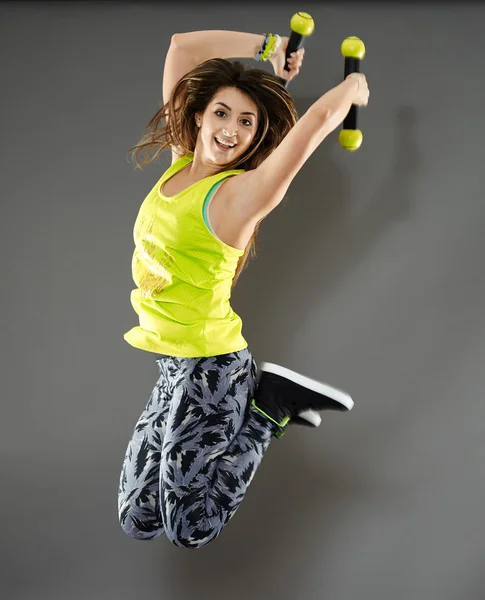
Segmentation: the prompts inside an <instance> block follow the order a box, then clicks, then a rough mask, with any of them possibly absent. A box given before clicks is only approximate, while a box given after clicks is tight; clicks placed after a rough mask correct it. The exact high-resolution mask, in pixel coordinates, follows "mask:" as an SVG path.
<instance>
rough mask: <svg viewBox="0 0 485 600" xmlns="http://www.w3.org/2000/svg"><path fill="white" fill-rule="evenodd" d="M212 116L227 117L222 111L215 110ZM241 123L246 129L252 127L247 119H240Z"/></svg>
mask: <svg viewBox="0 0 485 600" xmlns="http://www.w3.org/2000/svg"><path fill="white" fill-rule="evenodd" d="M214 114H215V115H217V116H218V117H221V118H223V117H227V115H226V113H225V112H224V111H223V110H216V111H215V112H214ZM221 115H222V116H221ZM241 122H243V123H244V125H245V126H246V127H251V125H252V122H251V121H250V120H249V119H241Z"/></svg>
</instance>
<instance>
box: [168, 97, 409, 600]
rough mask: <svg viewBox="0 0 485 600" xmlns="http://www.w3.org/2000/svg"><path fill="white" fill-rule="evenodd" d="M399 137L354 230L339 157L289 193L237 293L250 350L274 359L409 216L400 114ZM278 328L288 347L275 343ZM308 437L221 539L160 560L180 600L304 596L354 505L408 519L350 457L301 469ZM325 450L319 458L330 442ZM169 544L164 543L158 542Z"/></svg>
mask: <svg viewBox="0 0 485 600" xmlns="http://www.w3.org/2000/svg"><path fill="white" fill-rule="evenodd" d="M300 114H301V113H300ZM395 127H396V132H395V139H396V144H397V145H396V147H395V148H394V150H391V151H392V152H393V159H392V168H391V169H390V172H389V174H388V176H387V177H386V178H385V180H384V181H383V182H382V184H381V186H380V188H379V189H376V191H375V193H374V194H373V197H372V201H371V202H369V205H368V208H367V209H366V211H364V213H363V214H362V216H361V217H360V218H359V219H358V220H357V221H355V222H351V220H350V218H349V213H350V210H351V205H352V197H355V195H356V194H357V193H358V190H357V189H356V188H354V186H353V185H352V183H351V182H350V180H349V179H348V178H347V176H346V175H345V174H344V173H343V172H342V170H341V169H340V168H339V167H338V165H337V164H336V162H335V160H333V159H332V157H331V152H333V150H329V148H328V146H325V145H322V146H321V147H320V148H319V149H318V150H317V151H316V153H315V154H314V155H313V156H312V157H311V159H310V160H309V161H308V163H307V164H306V165H305V167H304V171H303V172H302V173H301V174H300V181H299V183H298V184H297V185H298V186H299V187H298V189H299V190H303V191H302V193H301V197H299V198H296V197H295V196H296V192H295V191H294V190H293V192H292V194H290V201H289V202H286V203H285V206H283V207H281V209H280V210H279V211H278V210H277V211H275V213H274V216H273V217H272V218H271V219H270V220H269V221H268V224H267V226H265V227H264V230H263V228H262V230H261V234H260V239H261V240H263V241H262V242H261V243H260V246H261V248H262V251H261V254H260V255H259V259H258V260H256V261H254V262H253V263H252V265H251V266H250V268H249V269H248V271H247V272H246V273H245V275H244V276H243V277H244V281H243V283H242V284H241V285H240V288H239V289H240V291H241V294H240V296H239V303H240V304H242V305H243V307H244V309H243V310H241V311H240V312H241V313H242V315H243V318H244V321H245V324H246V336H247V338H248V339H249V343H250V346H251V339H255V340H256V341H257V340H259V342H257V343H258V344H259V347H261V346H264V345H265V344H267V345H268V347H269V348H270V349H271V350H273V349H274V351H275V352H276V353H278V349H279V348H281V347H283V348H284V344H288V342H289V340H291V335H292V332H293V331H295V330H297V329H298V327H299V324H300V319H301V318H304V316H305V315H306V314H308V313H309V312H311V311H312V310H313V309H314V307H315V304H316V303H318V302H319V301H320V300H319V298H320V297H321V294H328V293H330V292H331V289H332V287H333V288H335V287H336V286H338V284H339V282H340V281H341V280H342V279H343V278H345V277H346V276H348V275H349V273H350V272H351V270H352V268H353V265H355V264H356V263H357V262H358V261H359V259H360V258H361V257H362V256H363V255H364V254H365V253H366V252H367V251H368V250H369V248H370V247H371V246H372V244H373V243H374V242H375V240H376V239H377V237H378V236H379V235H380V234H382V233H383V232H384V231H386V229H388V228H389V227H392V225H393V224H394V223H396V222H398V221H399V220H402V219H407V218H409V217H410V216H412V211H413V196H414V190H413V177H414V175H415V174H416V172H417V169H418V166H419V165H418V156H417V151H416V143H415V135H416V116H415V113H414V110H413V109H412V108H409V107H402V108H399V109H398V110H397V111H396V114H395ZM386 137H388V136H386ZM337 143H338V142H337ZM384 151H385V152H386V153H388V152H389V150H388V149H387V148H385V149H384ZM378 160H379V158H378V157H376V161H378ZM314 182H317V185H315V183H314ZM295 228H296V232H295ZM316 266H317V267H318V273H315V267H316ZM282 298H284V300H282ZM292 307H294V308H292ZM282 323H283V324H284V329H285V336H286V339H282V336H281V334H279V333H278V331H279V329H280V326H281V324H282ZM261 332H263V333H261ZM263 335H264V336H265V337H264V340H266V341H264V340H263V339H262V336H263ZM288 336H289V337H288ZM280 345H283V346H280ZM253 351H254V350H253ZM335 418H336V419H338V418H339V415H337V414H336V415H335ZM343 418H344V417H343ZM393 424H395V425H396V426H399V427H400V425H399V419H394V420H393V421H392V423H389V424H388V427H387V428H385V427H383V428H381V429H380V431H381V434H382V437H381V438H380V439H377V438H376V435H375V432H374V433H373V441H372V443H373V448H374V450H375V451H376V452H379V451H380V450H382V451H383V452H385V449H386V448H387V447H388V444H389V443H391V441H392V437H393V435H394V433H395V432H393V431H392V429H393ZM321 427H322V428H324V427H325V424H322V426H321ZM366 435H367V432H362V436H361V437H362V439H361V440H360V441H358V443H361V442H362V443H366V442H365V440H366ZM307 436H308V432H307V431H306V430H305V429H304V428H295V430H293V431H292V432H291V434H287V436H285V438H283V440H281V441H278V442H276V443H273V444H271V446H270V448H269V450H268V452H267V455H266V456H265V459H264V460H263V463H262V464H261V467H260V469H259V471H258V472H257V474H256V476H255V480H254V481H253V483H252V484H251V487H250V488H249V490H248V493H247V495H246V498H245V499H244V500H243V503H242V505H241V507H240V508H239V510H238V512H237V513H236V515H235V516H234V517H233V519H232V521H231V522H230V523H229V524H228V525H227V527H226V529H225V530H224V531H223V533H222V534H221V536H220V537H219V539H217V540H215V541H214V542H212V543H211V544H209V545H208V546H207V547H205V548H202V549H199V550H196V551H195V552H194V551H188V550H182V551H179V549H176V548H173V549H171V551H170V550H168V551H165V550H164V551H163V560H164V562H165V563H166V561H167V560H169V561H170V572H173V573H174V575H179V576H178V577H176V578H175V579H176V581H177V582H178V584H177V590H176V591H177V594H176V596H174V600H175V599H176V600H178V599H179V598H180V599H185V598H187V599H189V598H199V599H200V600H203V599H205V598H211V600H222V599H224V600H226V599H227V598H231V600H239V599H241V600H242V599H246V598H247V597H248V596H250V597H254V598H255V600H259V598H269V597H273V596H274V595H278V596H279V597H282V592H284V593H283V596H284V597H285V598H286V597H292V598H296V597H301V596H299V594H301V590H302V589H304V587H305V586H304V584H305V582H304V581H303V579H304V578H305V577H306V576H307V573H308V572H309V571H311V570H312V569H315V568H318V569H319V570H320V571H321V572H322V573H324V572H325V564H322V560H323V558H322V557H324V556H325V554H327V551H328V552H329V556H331V554H330V551H331V548H332V545H333V541H334V540H335V539H336V538H338V537H339V535H340V531H341V529H342V527H343V526H344V524H345V523H346V521H347V520H348V518H349V515H350V514H352V512H353V510H354V507H355V506H356V505H359V504H360V503H362V502H366V503H369V502H371V505H372V507H374V510H375V514H376V519H377V518H379V516H382V515H384V514H385V515H387V516H389V515H390V514H392V511H394V510H402V509H403V506H404V505H405V503H406V501H407V500H406V490H405V489H402V488H400V486H399V485H398V484H397V483H396V482H389V481H387V480H383V478H382V477H381V476H380V475H379V473H378V472H373V469H372V465H369V469H368V470H366V471H365V473H362V472H359V471H357V467H356V465H355V464H352V462H351V461H350V456H351V453H348V454H346V456H348V457H349V459H348V460H347V459H346V457H342V456H338V457H337V456H334V455H333V454H332V449H331V448H330V447H328V448H325V450H324V453H323V454H324V456H325V457H326V460H304V453H305V446H304V440H305V439H306V437H307ZM354 442H355V440H354ZM319 444H320V442H319ZM322 444H323V446H322V445H319V451H321V449H322V447H324V446H325V441H323V442H322ZM379 446H380V448H379ZM162 543H163V544H168V543H169V542H167V540H163V539H162ZM313 548H315V554H313V556H314V558H313V559H312V549H313ZM169 557H170V558H169ZM308 583H309V582H307V584H308ZM302 584H303V586H302ZM307 589H308V585H307ZM310 589H311V585H310ZM314 591H315V593H316V590H314ZM314 597H317V596H316V595H315V596H314Z"/></svg>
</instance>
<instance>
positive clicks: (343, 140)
mask: <svg viewBox="0 0 485 600" xmlns="http://www.w3.org/2000/svg"><path fill="white" fill-rule="evenodd" d="M338 139H339V142H340V145H341V146H342V148H344V149H345V150H348V151H349V152H353V151H354V150H358V149H359V148H360V146H361V144H362V140H363V135H362V131H360V129H342V130H341V131H340V133H339V136H338Z"/></svg>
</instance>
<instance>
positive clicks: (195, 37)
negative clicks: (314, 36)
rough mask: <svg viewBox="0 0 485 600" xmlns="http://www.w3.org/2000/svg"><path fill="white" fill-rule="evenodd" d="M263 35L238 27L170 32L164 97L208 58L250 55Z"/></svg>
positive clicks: (248, 56) (260, 44)
mask: <svg viewBox="0 0 485 600" xmlns="http://www.w3.org/2000/svg"><path fill="white" fill-rule="evenodd" d="M263 42H264V35H259V34H256V33H243V32H240V31H224V30H207V31H189V32H188V33H176V34H174V35H173V36H172V40H171V43H170V47H169V49H168V52H167V56H166V59H165V67H164V71H163V101H164V102H168V101H169V100H170V98H171V95H172V91H173V88H174V87H175V85H176V84H177V82H178V81H179V80H180V79H181V78H182V77H183V76H184V75H185V74H186V73H188V72H189V71H191V70H192V69H194V68H195V67H196V66H197V65H200V64H201V63H203V62H204V61H206V60H209V59H211V58H253V57H254V56H255V55H256V54H257V52H258V51H259V49H260V48H261V46H262V44H263Z"/></svg>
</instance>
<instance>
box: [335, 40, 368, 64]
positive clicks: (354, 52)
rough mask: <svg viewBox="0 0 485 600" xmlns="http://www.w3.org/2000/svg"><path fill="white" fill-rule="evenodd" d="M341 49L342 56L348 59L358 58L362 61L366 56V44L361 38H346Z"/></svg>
mask: <svg viewBox="0 0 485 600" xmlns="http://www.w3.org/2000/svg"><path fill="white" fill-rule="evenodd" d="M340 49H341V51H342V55H343V56H345V57H346V58H358V59H359V60H362V59H363V58H364V56H365V45H364V42H363V41H362V40H361V39H360V38H358V37H355V35H352V36H350V37H348V38H346V39H345V40H344V41H343V42H342V46H341V47H340Z"/></svg>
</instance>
